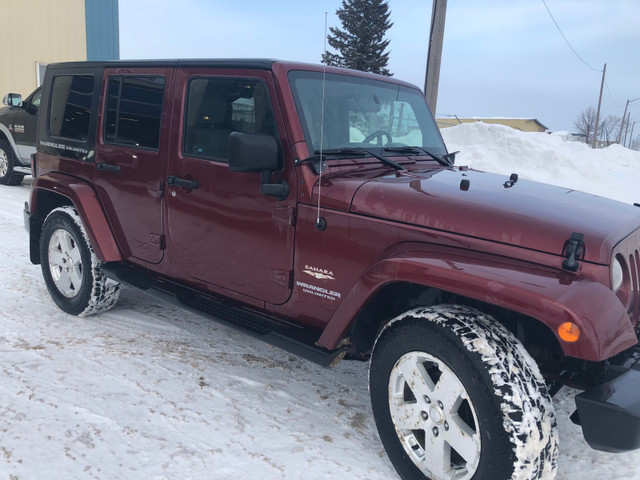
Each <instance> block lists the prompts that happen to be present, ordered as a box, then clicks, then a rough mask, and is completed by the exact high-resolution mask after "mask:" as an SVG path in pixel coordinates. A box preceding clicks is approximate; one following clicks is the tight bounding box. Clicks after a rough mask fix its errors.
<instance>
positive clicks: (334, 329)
mask: <svg viewBox="0 0 640 480" xmlns="http://www.w3.org/2000/svg"><path fill="white" fill-rule="evenodd" d="M414 248H415V249H411V250H407V247H405V249H404V251H402V252H400V253H397V254H395V255H393V256H391V257H388V258H384V259H381V260H380V261H378V262H376V263H375V264H373V265H372V266H371V267H369V268H368V269H367V270H366V271H365V272H364V274H363V275H362V276H361V277H360V278H359V279H358V281H357V282H356V283H355V284H354V286H353V288H352V289H351V290H350V292H349V293H348V294H347V295H346V296H345V298H344V300H343V302H342V303H341V305H340V306H339V307H338V309H337V310H336V312H335V313H334V315H333V316H332V318H331V320H330V321H329V323H328V324H327V326H326V328H325V330H324V331H323V333H322V336H321V337H320V339H319V340H318V343H319V344H320V345H322V346H324V347H326V348H335V346H336V345H337V344H338V343H339V342H340V340H341V339H342V338H343V337H344V336H345V335H346V334H347V331H348V329H349V328H350V326H351V324H352V321H353V319H354V318H356V316H357V314H358V311H359V310H360V309H361V308H362V306H363V305H366V304H367V302H368V301H369V299H370V298H372V297H373V296H374V295H375V292H377V291H379V290H380V289H381V288H382V287H384V286H385V285H388V284H390V283H396V282H407V283H414V284H419V285H425V286H428V287H433V288H438V289H441V290H444V291H447V292H451V293H455V294H459V295H462V296H465V297H470V298H473V299H475V300H479V301H482V302H485V303H488V304H492V305H496V306H500V307H504V308H507V309H509V310H512V311H516V312H519V313H522V314H524V315H527V316H530V317H532V318H535V319H537V320H539V321H540V322H542V323H543V324H545V325H546V326H547V327H548V328H549V329H550V330H551V331H552V332H553V334H554V335H555V336H556V338H557V339H558V343H559V344H560V345H561V347H562V349H563V351H564V353H565V354H566V355H568V356H571V357H576V358H581V359H585V360H592V361H599V360H602V359H605V358H609V357H611V356H613V355H615V354H617V353H619V352H621V351H623V350H626V349H627V348H629V347H631V346H633V345H635V344H636V343H637V339H636V335H635V332H634V330H633V326H632V325H631V321H630V319H629V316H628V315H627V312H626V311H625V308H624V307H623V305H622V304H621V303H620V301H619V300H618V299H617V297H616V296H615V295H614V294H613V292H612V291H611V290H610V289H608V288H607V287H605V286H604V285H602V284H601V283H598V282H595V281H591V280H589V279H586V278H581V277H579V276H576V275H573V274H569V273H567V272H562V271H559V270H557V269H553V268H550V267H544V266H539V265H534V264H530V263H526V262H523V261H519V260H513V259H508V258H503V257H497V256H495V255H489V254H483V253H478V252H465V251H463V250H460V249H450V248H445V247H430V248H429V249H428V250H427V249H426V247H425V246H421V247H414ZM452 250H455V251H452ZM564 322H573V323H575V324H577V325H578V326H579V327H580V329H581V332H582V335H581V337H580V339H579V340H578V341H577V342H574V343H567V342H564V341H562V340H560V338H559V337H558V333H557V331H558V326H559V325H561V324H562V323H564Z"/></svg>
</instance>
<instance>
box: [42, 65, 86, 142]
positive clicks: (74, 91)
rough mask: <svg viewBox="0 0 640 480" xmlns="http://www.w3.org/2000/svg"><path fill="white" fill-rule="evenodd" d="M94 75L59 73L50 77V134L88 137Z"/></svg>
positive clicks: (76, 138)
mask: <svg viewBox="0 0 640 480" xmlns="http://www.w3.org/2000/svg"><path fill="white" fill-rule="evenodd" d="M93 84H94V77H93V75H60V76H57V77H56V78H55V79H54V80H53V92H52V94H51V109H50V111H49V133H50V134H51V135H54V136H57V137H65V138H69V139H72V140H80V141H85V140H87V137H88V136H89V121H90V119H91V101H92V99H93Z"/></svg>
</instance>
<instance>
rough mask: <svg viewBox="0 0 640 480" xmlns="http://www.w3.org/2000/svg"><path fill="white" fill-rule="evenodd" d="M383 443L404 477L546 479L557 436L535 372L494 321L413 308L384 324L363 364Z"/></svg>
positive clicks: (469, 312)
mask: <svg viewBox="0 0 640 480" xmlns="http://www.w3.org/2000/svg"><path fill="white" fill-rule="evenodd" d="M369 378H370V380H369V382H370V393H371V404H372V407H373V413H374V417H375V420H376V425H377V427H378V432H379V434H380V438H381V440H382V443H383V444H384V446H385V449H386V450H387V454H388V455H389V458H390V460H391V462H392V463H393V465H394V467H395V468H396V470H397V471H398V473H399V474H400V476H401V477H402V478H403V479H405V480H409V479H421V480H424V479H430V480H479V479H487V478H490V479H491V480H507V479H519V480H525V479H529V480H533V479H538V480H541V479H544V480H548V479H552V478H553V477H554V476H555V472H556V469H557V455H558V438H557V431H556V421H555V415H554V411H553V405H552V403H551V398H550V397H549V395H548V393H547V390H546V385H545V382H544V380H543V378H542V376H541V375H540V372H539V370H538V367H537V365H536V364H535V362H534V360H533V359H532V358H531V357H530V356H529V354H528V353H527V352H526V350H525V349H524V347H522V345H521V344H520V342H518V341H517V340H516V338H515V337H514V336H513V335H512V334H511V333H510V332H509V331H507V330H506V329H505V328H504V327H503V326H502V325H500V324H499V323H498V322H497V321H496V320H495V319H493V318H491V317H489V316H487V315H484V314H483V313H481V312H479V311H477V310H474V309H471V308H467V307H462V306H455V305H440V306H434V307H421V308H416V309H414V310H410V311H408V312H405V313H404V314H402V315H400V316H398V317H396V318H395V319H394V320H392V321H391V322H389V324H387V326H385V328H384V329H383V331H382V333H381V334H380V335H379V337H378V340H377V341H376V344H375V347H374V350H373V354H372V358H371V365H370V376H369Z"/></svg>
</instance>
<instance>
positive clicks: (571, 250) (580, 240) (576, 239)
mask: <svg viewBox="0 0 640 480" xmlns="http://www.w3.org/2000/svg"><path fill="white" fill-rule="evenodd" d="M564 255H565V256H566V257H567V259H566V260H564V261H563V262H562V268H564V269H565V270H569V271H570V272H577V271H578V267H579V266H580V264H579V263H578V262H577V260H579V259H581V258H582V257H583V255H584V235H583V234H582V233H577V232H573V233H572V234H571V237H569V240H567V241H566V242H565V244H564Z"/></svg>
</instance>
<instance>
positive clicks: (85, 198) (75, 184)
mask: <svg viewBox="0 0 640 480" xmlns="http://www.w3.org/2000/svg"><path fill="white" fill-rule="evenodd" d="M43 191H47V192H51V193H53V194H55V195H59V196H63V197H66V198H67V199H68V200H69V201H70V202H71V203H72V204H73V206H74V207H75V208H76V210H77V211H78V214H79V215H80V218H81V219H82V223H83V225H84V227H85V230H86V232H87V236H88V237H89V241H90V242H91V246H92V247H93V250H94V251H95V254H96V256H97V257H98V258H99V259H100V260H102V261H104V262H117V261H120V260H122V255H121V254H120V250H119V249H118V245H117V243H116V241H115V237H114V236H113V232H112V231H111V228H110V227H109V222H108V221H107V218H106V216H105V214H104V211H103V210H102V206H101V204H100V200H99V199H98V195H97V194H96V192H95V191H94V190H93V188H91V186H90V185H89V184H88V183H87V182H85V181H83V180H80V179H78V178H75V177H70V176H68V175H64V174H61V173H58V172H51V173H47V174H46V175H42V176H40V177H37V178H35V179H34V181H33V184H32V187H31V208H30V212H31V214H32V215H34V214H35V215H37V217H38V218H39V220H40V221H44V217H46V215H47V214H48V213H49V211H50V210H51V208H49V206H46V205H45V206H41V205H38V198H39V196H38V193H39V192H43ZM30 235H39V230H38V231H34V229H33V228H32V229H31V232H30ZM38 243H39V239H38Z"/></svg>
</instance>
